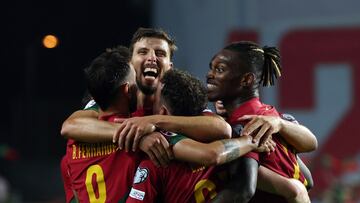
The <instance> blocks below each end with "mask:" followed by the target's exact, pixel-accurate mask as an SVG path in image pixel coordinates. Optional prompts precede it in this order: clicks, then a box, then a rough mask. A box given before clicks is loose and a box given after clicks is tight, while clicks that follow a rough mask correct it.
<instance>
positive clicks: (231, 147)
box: [221, 139, 240, 163]
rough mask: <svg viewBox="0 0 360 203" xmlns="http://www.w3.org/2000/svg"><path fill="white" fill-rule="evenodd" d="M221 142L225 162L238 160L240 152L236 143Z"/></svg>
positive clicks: (229, 141) (231, 141) (232, 141)
mask: <svg viewBox="0 0 360 203" xmlns="http://www.w3.org/2000/svg"><path fill="white" fill-rule="evenodd" d="M221 142H222V143H223V145H224V148H225V150H224V152H223V154H224V156H225V162H226V163H227V162H230V161H232V160H234V159H237V158H239V154H240V150H239V148H238V146H237V142H234V140H230V139H227V140H221Z"/></svg>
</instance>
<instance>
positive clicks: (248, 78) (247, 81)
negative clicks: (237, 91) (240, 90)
mask: <svg viewBox="0 0 360 203" xmlns="http://www.w3.org/2000/svg"><path fill="white" fill-rule="evenodd" d="M255 80H256V75H255V74H254V73H251V72H248V73H245V74H244V75H243V77H242V78H241V86H243V87H251V86H253V85H254V83H255Z"/></svg>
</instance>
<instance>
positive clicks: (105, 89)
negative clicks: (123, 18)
mask: <svg viewBox="0 0 360 203" xmlns="http://www.w3.org/2000/svg"><path fill="white" fill-rule="evenodd" d="M129 61H130V52H129V49H128V48H127V47H124V46H118V47H116V48H108V49H106V51H105V52H104V53H102V54H101V55H100V56H98V57H96V58H95V59H94V60H93V61H92V63H91V64H90V66H89V67H87V68H86V69H85V70H84V73H85V80H86V83H87V88H88V91H89V93H90V94H91V96H92V97H93V99H94V100H95V101H96V103H97V104H98V105H99V107H100V108H101V109H102V110H106V109H107V108H108V107H109V106H110V105H111V103H112V102H113V100H114V99H115V98H116V96H117V94H118V91H117V90H118V88H119V87H120V86H121V85H122V84H123V83H124V82H125V80H126V77H127V76H128V75H129V72H130V66H129V64H128V63H129Z"/></svg>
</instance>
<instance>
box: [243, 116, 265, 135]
mask: <svg viewBox="0 0 360 203" xmlns="http://www.w3.org/2000/svg"><path fill="white" fill-rule="evenodd" d="M262 125H264V123H263V122H262V121H261V120H259V119H257V118H254V119H253V120H251V121H250V122H248V123H247V124H246V125H245V127H244V129H243V131H242V132H243V135H249V136H253V137H254V134H255V133H256V132H257V131H259V130H260V127H262Z"/></svg>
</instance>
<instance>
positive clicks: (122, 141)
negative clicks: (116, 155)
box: [118, 125, 130, 149]
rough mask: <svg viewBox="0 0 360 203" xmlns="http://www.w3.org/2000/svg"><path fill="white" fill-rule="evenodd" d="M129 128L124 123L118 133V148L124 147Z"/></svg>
mask: <svg viewBox="0 0 360 203" xmlns="http://www.w3.org/2000/svg"><path fill="white" fill-rule="evenodd" d="M129 130H130V127H129V126H128V125H126V126H125V127H124V128H123V129H122V130H121V131H120V133H119V138H118V144H119V148H120V149H124V145H125V138H126V135H127V133H128V132H129Z"/></svg>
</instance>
